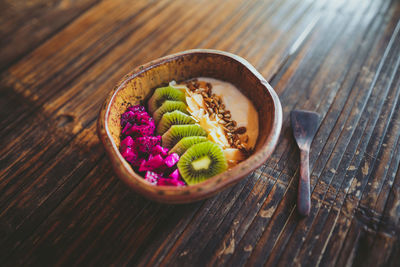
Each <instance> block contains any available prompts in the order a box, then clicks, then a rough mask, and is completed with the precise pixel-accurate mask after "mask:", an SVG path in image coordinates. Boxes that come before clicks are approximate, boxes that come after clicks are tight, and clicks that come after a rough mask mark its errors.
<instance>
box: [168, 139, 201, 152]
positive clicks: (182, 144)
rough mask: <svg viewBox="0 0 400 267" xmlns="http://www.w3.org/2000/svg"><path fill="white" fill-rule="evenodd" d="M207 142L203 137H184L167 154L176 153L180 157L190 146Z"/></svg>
mask: <svg viewBox="0 0 400 267" xmlns="http://www.w3.org/2000/svg"><path fill="white" fill-rule="evenodd" d="M207 140H208V139H207V137H204V136H189V137H184V138H182V139H181V140H180V141H179V142H178V143H177V144H176V145H175V146H174V147H173V148H172V149H171V150H170V151H169V153H178V155H179V156H181V155H182V154H183V153H185V151H186V150H187V149H188V148H189V147H191V146H192V145H195V144H198V143H201V142H205V141H207Z"/></svg>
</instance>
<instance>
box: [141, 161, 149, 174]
mask: <svg viewBox="0 0 400 267" xmlns="http://www.w3.org/2000/svg"><path fill="white" fill-rule="evenodd" d="M146 163H147V162H146V160H142V161H141V162H140V166H139V171H140V172H145V171H150V170H149V168H148V167H147V166H146Z"/></svg>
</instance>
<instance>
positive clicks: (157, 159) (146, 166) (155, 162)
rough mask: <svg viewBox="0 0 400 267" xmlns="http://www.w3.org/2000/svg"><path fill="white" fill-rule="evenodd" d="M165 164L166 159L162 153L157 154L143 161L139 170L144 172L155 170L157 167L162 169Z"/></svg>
mask: <svg viewBox="0 0 400 267" xmlns="http://www.w3.org/2000/svg"><path fill="white" fill-rule="evenodd" d="M163 166H164V159H163V158H162V157H161V155H157V156H154V157H152V158H151V159H150V160H148V161H146V162H144V163H142V164H141V165H140V168H139V171H140V172H144V171H155V170H157V169H160V168H162V167H163Z"/></svg>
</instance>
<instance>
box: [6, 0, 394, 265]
mask: <svg viewBox="0 0 400 267" xmlns="http://www.w3.org/2000/svg"><path fill="white" fill-rule="evenodd" d="M0 7H1V8H0V22H1V23H0V36H1V38H0V39H1V41H0V46H1V49H0V51H1V52H0V62H1V63H0V72H1V73H0V87H1V90H0V138H1V146H0V152H1V153H0V262H1V265H2V266H16V265H40V266H44V265H55V264H57V265H66V266H70V265H83V266H86V265H99V264H101V265H111V264H113V265H127V264H128V265H138V266H154V265H155V266H158V265H172V266H182V265H183V266H188V265H195V266H215V265H217V266H219V265H224V266H233V265H234V266H245V265H247V266H254V265H256V266H260V265H267V266H274V265H279V266H290V265H302V266H315V265H320V266H343V265H354V266H360V265H362V266H364V265H372V266H397V265H398V262H399V261H400V256H399V255H400V241H399V236H400V228H399V225H400V211H399V205H400V189H399V188H400V170H399V163H400V138H399V137H400V103H399V102H400V101H399V98H400V96H399V95H400V72H399V69H400V68H399V66H400V56H399V55H400V23H399V19H400V3H399V1H396V0H391V1H386V0H377V1H375V0H374V1H373V0H370V1H361V0H359V1H358V0H354V1H344V0H341V1H327V0H326V1H308V0H302V1H297V0H265V1H262V0H252V1H239V0H233V1H208V0H200V1H183V0H182V1H181V0H178V1H168V0H162V1H144V0H143V1H142V0H139V1H124V0H113V1H107V0H104V1H92V0H88V1H1V3H0ZM192 48H211V49H220V50H225V51H228V52H231V53H235V54H237V55H239V56H242V57H244V58H245V59H247V60H248V61H249V62H250V63H251V64H253V65H254V66H255V67H256V69H257V70H259V71H260V73H261V74H263V76H264V77H265V78H266V79H267V80H268V81H269V82H270V83H271V85H272V86H273V87H274V88H275V90H276V92H277V93H278V95H279V98H280V100H281V102H282V106H283V112H284V120H283V128H282V133H281V136H280V140H279V143H278V146H277V147H276V149H275V151H274V153H273V154H272V155H271V157H270V158H269V159H268V160H267V161H266V162H265V163H264V164H263V166H261V167H260V168H258V169H257V170H256V171H254V172H253V173H252V174H250V175H249V176H248V177H247V178H246V179H244V180H243V181H241V182H240V183H238V184H237V185H235V186H234V187H232V188H230V189H227V190H225V191H223V192H221V193H219V194H218V195H216V196H215V197H213V198H211V199H207V200H204V201H200V202H196V203H193V204H185V205H165V204H158V203H154V202H150V201H148V200H146V199H144V198H143V197H141V196H140V195H137V194H135V193H133V192H132V191H130V190H129V188H128V187H126V186H125V185H124V184H123V183H121V182H120V181H119V180H118V179H117V178H116V177H115V175H114V173H113V171H112V169H111V164H110V162H109V161H108V160H107V158H106V157H105V154H104V150H103V148H102V146H101V144H100V142H99V140H98V138H97V136H96V132H95V121H96V119H97V114H98V110H99V109H100V106H101V103H102V102H103V101H104V99H105V97H106V95H107V94H108V93H109V92H110V91H111V89H112V88H113V87H114V86H115V84H116V83H117V81H119V80H120V79H121V78H122V77H123V75H125V74H126V73H128V72H130V71H131V70H132V69H134V68H135V67H136V66H139V65H141V64H143V63H145V62H148V61H150V60H153V59H156V58H158V57H162V56H165V55H168V54H172V53H175V52H179V51H183V50H187V49H192ZM295 108H298V109H309V110H314V111H316V112H318V113H319V114H321V115H322V121H321V126H320V128H319V130H318V132H317V134H316V137H315V139H314V142H313V143H312V146H311V153H310V178H311V181H310V182H311V193H312V194H311V201H312V208H311V212H310V215H309V216H308V217H307V218H306V219H301V218H299V217H298V216H297V214H296V189H297V180H298V175H299V169H298V157H297V155H298V154H297V153H298V150H297V148H296V145H295V142H294V140H293V137H292V135H291V132H290V127H289V118H288V114H289V112H290V111H291V110H292V109H295Z"/></svg>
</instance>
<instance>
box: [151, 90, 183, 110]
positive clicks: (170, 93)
mask: <svg viewBox="0 0 400 267" xmlns="http://www.w3.org/2000/svg"><path fill="white" fill-rule="evenodd" d="M185 99H186V98H185V93H184V92H182V91H181V90H179V89H175V88H173V87H171V86H167V87H160V88H157V89H156V90H155V91H154V93H153V95H152V96H151V97H150V99H149V101H148V103H147V105H148V107H149V111H150V113H153V112H154V111H156V109H158V108H159V107H160V106H161V105H162V104H163V103H164V102H165V100H173V101H182V102H185Z"/></svg>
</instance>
